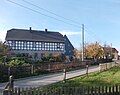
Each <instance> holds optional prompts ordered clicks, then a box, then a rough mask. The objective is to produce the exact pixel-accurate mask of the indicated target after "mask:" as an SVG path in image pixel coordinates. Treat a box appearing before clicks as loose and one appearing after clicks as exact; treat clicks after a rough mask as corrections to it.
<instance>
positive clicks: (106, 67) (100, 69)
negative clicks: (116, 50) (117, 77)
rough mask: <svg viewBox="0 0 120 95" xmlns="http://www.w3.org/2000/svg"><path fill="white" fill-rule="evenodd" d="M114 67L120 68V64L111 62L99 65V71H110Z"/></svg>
mask: <svg viewBox="0 0 120 95" xmlns="http://www.w3.org/2000/svg"><path fill="white" fill-rule="evenodd" d="M114 66H120V63H117V62H110V63H104V64H99V71H104V70H107V69H110V68H112V67H114Z"/></svg>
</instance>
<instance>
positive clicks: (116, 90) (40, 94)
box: [3, 85, 120, 95]
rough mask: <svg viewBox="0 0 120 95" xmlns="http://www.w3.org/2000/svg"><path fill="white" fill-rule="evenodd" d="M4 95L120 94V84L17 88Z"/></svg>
mask: <svg viewBox="0 0 120 95" xmlns="http://www.w3.org/2000/svg"><path fill="white" fill-rule="evenodd" d="M3 95H120V86H118V85H114V86H79V87H75V86H74V87H65V86H63V87H57V88H46V89H45V88H44V89H42V88H41V87H37V88H22V89H20V88H15V89H14V92H13V93H9V94H8V92H7V93H6V92H5V91H4V93H3Z"/></svg>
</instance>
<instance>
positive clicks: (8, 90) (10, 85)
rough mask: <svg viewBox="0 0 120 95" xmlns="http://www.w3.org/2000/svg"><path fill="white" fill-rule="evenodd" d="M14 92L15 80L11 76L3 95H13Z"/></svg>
mask: <svg viewBox="0 0 120 95" xmlns="http://www.w3.org/2000/svg"><path fill="white" fill-rule="evenodd" d="M13 92H14V79H13V76H12V75H10V77H9V82H8V83H7V85H6V86H5V88H4V91H3V95H13Z"/></svg>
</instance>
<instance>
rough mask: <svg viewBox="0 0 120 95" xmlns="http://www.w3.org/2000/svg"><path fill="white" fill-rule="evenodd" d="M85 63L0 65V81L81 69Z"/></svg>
mask: <svg viewBox="0 0 120 95" xmlns="http://www.w3.org/2000/svg"><path fill="white" fill-rule="evenodd" d="M86 63H87V64H88V63H89V62H83V63H82V62H80V63H76V62H70V63H60V62H56V63H41V64H31V65H29V64H28V65H25V66H7V65H6V66H4V65H0V76H1V77H0V80H2V79H5V77H6V78H7V79H8V77H9V75H13V76H14V78H21V77H26V76H31V75H39V74H41V73H42V74H43V73H48V72H57V71H63V69H64V68H66V69H71V68H83V67H85V66H86Z"/></svg>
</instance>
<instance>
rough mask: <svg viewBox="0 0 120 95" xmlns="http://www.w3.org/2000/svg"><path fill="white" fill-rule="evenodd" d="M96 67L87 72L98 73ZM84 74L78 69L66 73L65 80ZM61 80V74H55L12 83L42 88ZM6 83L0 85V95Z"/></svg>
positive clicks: (82, 70)
mask: <svg viewBox="0 0 120 95" xmlns="http://www.w3.org/2000/svg"><path fill="white" fill-rule="evenodd" d="M98 70H99V67H98V66H93V67H89V70H88V72H89V73H90V72H95V71H98ZM85 73H86V69H80V70H75V71H69V72H67V76H66V78H67V79H69V78H73V77H76V76H80V75H83V74H85ZM62 80H63V73H57V74H52V75H45V76H36V77H31V78H26V79H19V80H16V81H15V82H14V84H15V87H38V86H44V85H48V84H51V83H55V82H59V81H62ZM5 85H6V83H0V93H2V91H3V89H4V87H5Z"/></svg>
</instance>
